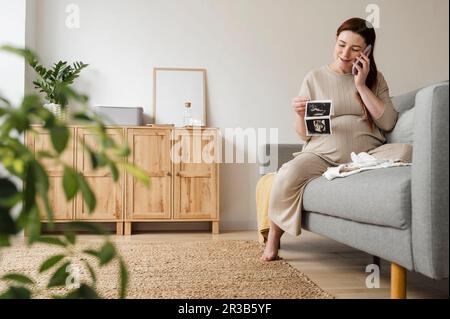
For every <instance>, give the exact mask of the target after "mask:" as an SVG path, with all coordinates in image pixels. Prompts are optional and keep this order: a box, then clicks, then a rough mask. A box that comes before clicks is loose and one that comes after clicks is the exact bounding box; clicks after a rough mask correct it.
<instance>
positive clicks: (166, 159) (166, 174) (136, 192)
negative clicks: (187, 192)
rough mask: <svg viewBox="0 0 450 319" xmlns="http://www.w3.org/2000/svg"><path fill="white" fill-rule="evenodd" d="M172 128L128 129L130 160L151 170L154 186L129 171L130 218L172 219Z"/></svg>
mask: <svg viewBox="0 0 450 319" xmlns="http://www.w3.org/2000/svg"><path fill="white" fill-rule="evenodd" d="M170 132H171V131H170V129H154V128H142V129H137V128H133V129H131V128H130V129H128V133H127V137H128V144H129V146H130V148H131V155H130V158H129V162H130V163H132V164H134V165H136V166H138V167H139V168H141V169H143V170H144V171H146V172H147V174H148V176H149V177H150V186H149V187H147V186H145V185H144V184H143V183H142V182H140V181H139V180H137V179H136V178H134V177H133V175H131V174H129V173H128V174H127V194H126V198H127V213H126V218H127V219H130V220H131V219H133V220H137V219H144V220H145V219H170V218H171V211H172V207H171V196H172V180H171V179H172V177H171V176H172V165H171V161H170Z"/></svg>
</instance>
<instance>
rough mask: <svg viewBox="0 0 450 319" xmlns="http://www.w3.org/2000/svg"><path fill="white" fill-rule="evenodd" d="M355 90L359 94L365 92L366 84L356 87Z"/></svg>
mask: <svg viewBox="0 0 450 319" xmlns="http://www.w3.org/2000/svg"><path fill="white" fill-rule="evenodd" d="M356 89H357V90H358V92H359V94H362V93H364V91H366V90H367V89H368V87H367V85H366V84H362V85H357V86H356Z"/></svg>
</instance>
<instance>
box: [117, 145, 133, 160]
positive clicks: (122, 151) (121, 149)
mask: <svg viewBox="0 0 450 319" xmlns="http://www.w3.org/2000/svg"><path fill="white" fill-rule="evenodd" d="M115 153H116V155H117V156H120V157H127V156H129V155H130V154H131V150H130V147H129V146H128V145H127V144H125V145H119V146H117V148H116V152H115Z"/></svg>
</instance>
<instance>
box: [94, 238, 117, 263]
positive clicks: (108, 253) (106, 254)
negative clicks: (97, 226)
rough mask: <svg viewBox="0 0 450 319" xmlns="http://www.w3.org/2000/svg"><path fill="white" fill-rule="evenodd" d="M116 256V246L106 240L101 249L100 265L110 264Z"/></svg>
mask: <svg viewBox="0 0 450 319" xmlns="http://www.w3.org/2000/svg"><path fill="white" fill-rule="evenodd" d="M115 256H116V248H115V247H114V245H113V244H112V243H111V242H106V243H104V244H103V246H102V247H101V248H100V251H99V255H98V257H99V259H100V266H103V265H106V264H108V263H109V262H110V261H111V260H113V258H114V257H115Z"/></svg>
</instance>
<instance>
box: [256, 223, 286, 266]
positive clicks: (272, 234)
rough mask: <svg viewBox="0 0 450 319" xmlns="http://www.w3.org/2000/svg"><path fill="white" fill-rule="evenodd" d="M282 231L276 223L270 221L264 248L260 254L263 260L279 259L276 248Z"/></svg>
mask: <svg viewBox="0 0 450 319" xmlns="http://www.w3.org/2000/svg"><path fill="white" fill-rule="evenodd" d="M283 233H284V231H283V230H282V229H281V228H280V227H278V225H276V224H274V223H273V222H270V230H269V236H268V238H267V243H266V248H265V249H264V252H263V254H262V256H261V260H263V261H272V260H277V259H279V257H278V249H279V247H280V238H281V236H282V235H283Z"/></svg>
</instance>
